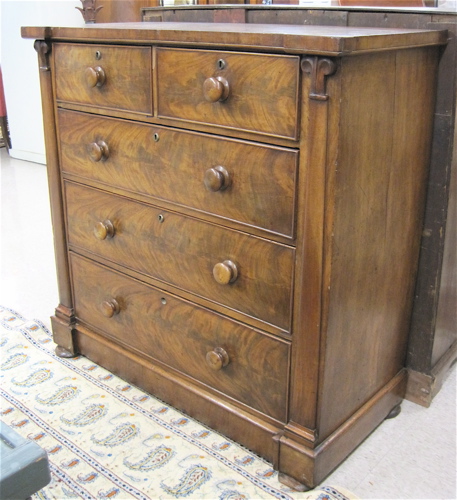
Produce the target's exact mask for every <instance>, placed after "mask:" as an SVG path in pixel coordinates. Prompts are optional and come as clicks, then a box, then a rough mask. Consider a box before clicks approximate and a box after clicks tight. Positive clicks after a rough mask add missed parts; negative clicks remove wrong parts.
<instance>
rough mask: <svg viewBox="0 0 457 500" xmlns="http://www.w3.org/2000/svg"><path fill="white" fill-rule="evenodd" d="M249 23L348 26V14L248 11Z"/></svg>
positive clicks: (266, 10)
mask: <svg viewBox="0 0 457 500" xmlns="http://www.w3.org/2000/svg"><path fill="white" fill-rule="evenodd" d="M247 22H249V23H257V24H259V23H260V24H261V23H266V24H309V25H319V26H321V25H322V26H346V25H347V12H344V11H343V12H340V11H337V10H303V9H288V10H279V9H275V10H270V9H268V8H265V9H262V10H260V9H248V10H247Z"/></svg>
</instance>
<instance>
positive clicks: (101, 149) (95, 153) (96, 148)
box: [89, 141, 109, 161]
mask: <svg viewBox="0 0 457 500" xmlns="http://www.w3.org/2000/svg"><path fill="white" fill-rule="evenodd" d="M89 155H90V157H91V158H92V160H94V161H100V160H106V159H107V158H108V157H109V148H108V144H106V142H104V141H98V142H93V143H92V144H90V145H89Z"/></svg>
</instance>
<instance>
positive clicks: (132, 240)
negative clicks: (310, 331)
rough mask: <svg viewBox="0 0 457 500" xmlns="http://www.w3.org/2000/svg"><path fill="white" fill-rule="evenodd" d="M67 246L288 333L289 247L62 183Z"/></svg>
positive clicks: (86, 188) (289, 316)
mask: <svg viewBox="0 0 457 500" xmlns="http://www.w3.org/2000/svg"><path fill="white" fill-rule="evenodd" d="M65 193H66V213H67V224H68V235H69V244H70V246H71V247H72V248H81V249H83V250H86V251H89V252H91V253H93V254H96V255H98V256H100V257H101V258H103V259H107V260H109V261H112V262H115V263H118V264H120V265H122V266H125V267H128V268H131V269H133V270H135V271H138V272H141V273H144V274H147V275H149V276H151V277H153V278H155V279H158V280H161V281H164V282H167V283H171V284H172V285H174V286H176V287H179V288H181V289H183V290H186V291H189V292H191V293H193V294H195V295H198V296H201V297H204V298H205V299H207V300H210V301H213V302H215V303H218V304H221V305H223V306H225V307H228V308H230V309H235V310H237V311H240V312H241V313H244V314H246V315H248V316H252V317H254V318H257V319H260V320H262V321H265V322H267V323H271V324H273V325H275V326H277V327H279V328H281V329H282V330H284V331H289V330H290V322H291V299H292V297H291V294H292V275H293V265H294V254H295V252H294V249H293V248H291V247H289V246H287V245H282V244H279V243H273V242H271V241H268V240H265V239H263V238H257V237H253V236H251V235H248V234H245V233H241V232H238V231H233V230H229V229H224V228H221V227H219V226H216V225H213V224H209V223H205V222H202V221H200V220H197V219H194V218H192V217H185V216H182V215H179V214H177V213H174V212H170V211H165V210H162V209H160V208H157V207H154V206H150V205H146V204H143V203H139V202H136V201H133V200H130V199H127V198H123V197H120V196H115V195H112V194H108V193H106V192H104V191H99V190H96V189H92V188H88V187H84V186H81V185H79V184H76V183H72V182H66V183H65Z"/></svg>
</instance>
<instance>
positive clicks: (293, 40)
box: [22, 22, 447, 55]
mask: <svg viewBox="0 0 457 500" xmlns="http://www.w3.org/2000/svg"><path fill="white" fill-rule="evenodd" d="M22 36H23V37H24V38H37V39H54V40H62V41H71V40H74V41H98V42H114V43H116V42H117V43H120V42H123V43H125V42H128V43H135V44H140V43H154V44H162V45H181V46H195V45H200V46H205V47H211V46H218V47H221V46H223V47H224V48H239V49H254V50H272V51H275V52H284V53H290V54H296V53H307V54H322V55H343V54H354V53H361V52H372V51H379V50H392V49H399V48H408V47H420V46H426V45H443V44H445V43H446V41H447V31H436V30H433V31H432V30H421V29H417V30H416V29H389V28H357V27H347V26H303V25H281V24H276V25H274V24H244V23H243V24H237V23H171V22H170V23H168V22H167V23H162V22H159V23H144V22H140V23H111V24H88V25H85V26H84V27H81V28H65V27H23V28H22Z"/></svg>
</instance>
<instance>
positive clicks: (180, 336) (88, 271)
mask: <svg viewBox="0 0 457 500" xmlns="http://www.w3.org/2000/svg"><path fill="white" fill-rule="evenodd" d="M71 263H72V265H71V268H72V275H73V283H74V290H75V297H76V304H75V308H76V316H77V318H78V320H80V321H82V322H84V323H85V324H88V325H91V326H92V327H95V328H96V329H98V330H101V331H103V332H104V333H105V332H106V333H105V334H106V335H107V336H109V337H110V338H114V339H115V340H117V341H119V342H121V343H122V344H123V345H126V346H127V347H128V348H129V349H133V350H135V351H137V352H138V353H141V354H142V355H145V356H147V357H150V358H154V359H155V360H158V361H160V362H162V363H165V364H166V365H168V366H170V367H171V368H173V369H175V370H179V371H180V372H182V373H184V374H186V375H188V376H190V377H192V378H195V379H197V380H198V381H200V382H202V383H204V384H207V385H209V386H211V387H213V388H214V389H216V390H217V391H221V392H223V393H224V394H226V395H228V396H230V397H232V398H235V399H237V400H238V401H240V402H242V403H244V404H246V405H248V406H251V407H253V408H255V409H257V410H259V411H261V412H263V413H266V414H267V415H270V416H271V417H273V418H275V419H278V420H280V421H282V422H284V421H285V419H286V410H287V381H288V377H287V367H288V352H289V345H288V343H287V342H285V341H280V340H276V339H274V338H272V337H270V336H267V335H264V334H262V333H259V332H256V331H254V330H251V329H249V328H246V327H245V326H243V325H242V324H240V323H236V322H233V321H230V320H228V319H225V318H224V317H223V316H220V315H216V314H214V313H212V312H210V311H208V310H206V309H203V308H196V307H195V306H194V305H193V304H191V303H189V302H186V301H183V300H181V299H179V298H177V297H174V296H173V295H170V294H167V293H164V292H163V291H161V290H157V289H154V288H152V287H148V286H146V285H144V284H142V283H140V282H138V281H136V280H132V279H129V278H126V277H125V276H123V275H121V274H119V273H115V272H113V271H110V270H108V269H106V268H104V267H102V266H99V265H96V264H94V263H92V262H91V261H89V260H86V259H83V258H81V257H78V256H76V255H72V258H71ZM112 298H115V299H116V301H117V302H118V303H119V308H120V310H119V313H118V314H116V315H115V316H112V317H111V318H107V317H105V315H104V314H103V310H102V304H103V302H104V301H106V300H111V299H112ZM183 332H186V333H185V334H184V333H183ZM215 347H222V348H224V349H225V350H226V351H227V354H228V357H229V363H228V364H227V366H225V367H224V368H222V369H221V370H219V371H214V370H212V369H211V368H210V367H209V366H208V365H207V364H206V362H205V356H206V354H207V353H208V352H210V351H212V350H213V349H214V348H215Z"/></svg>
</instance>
